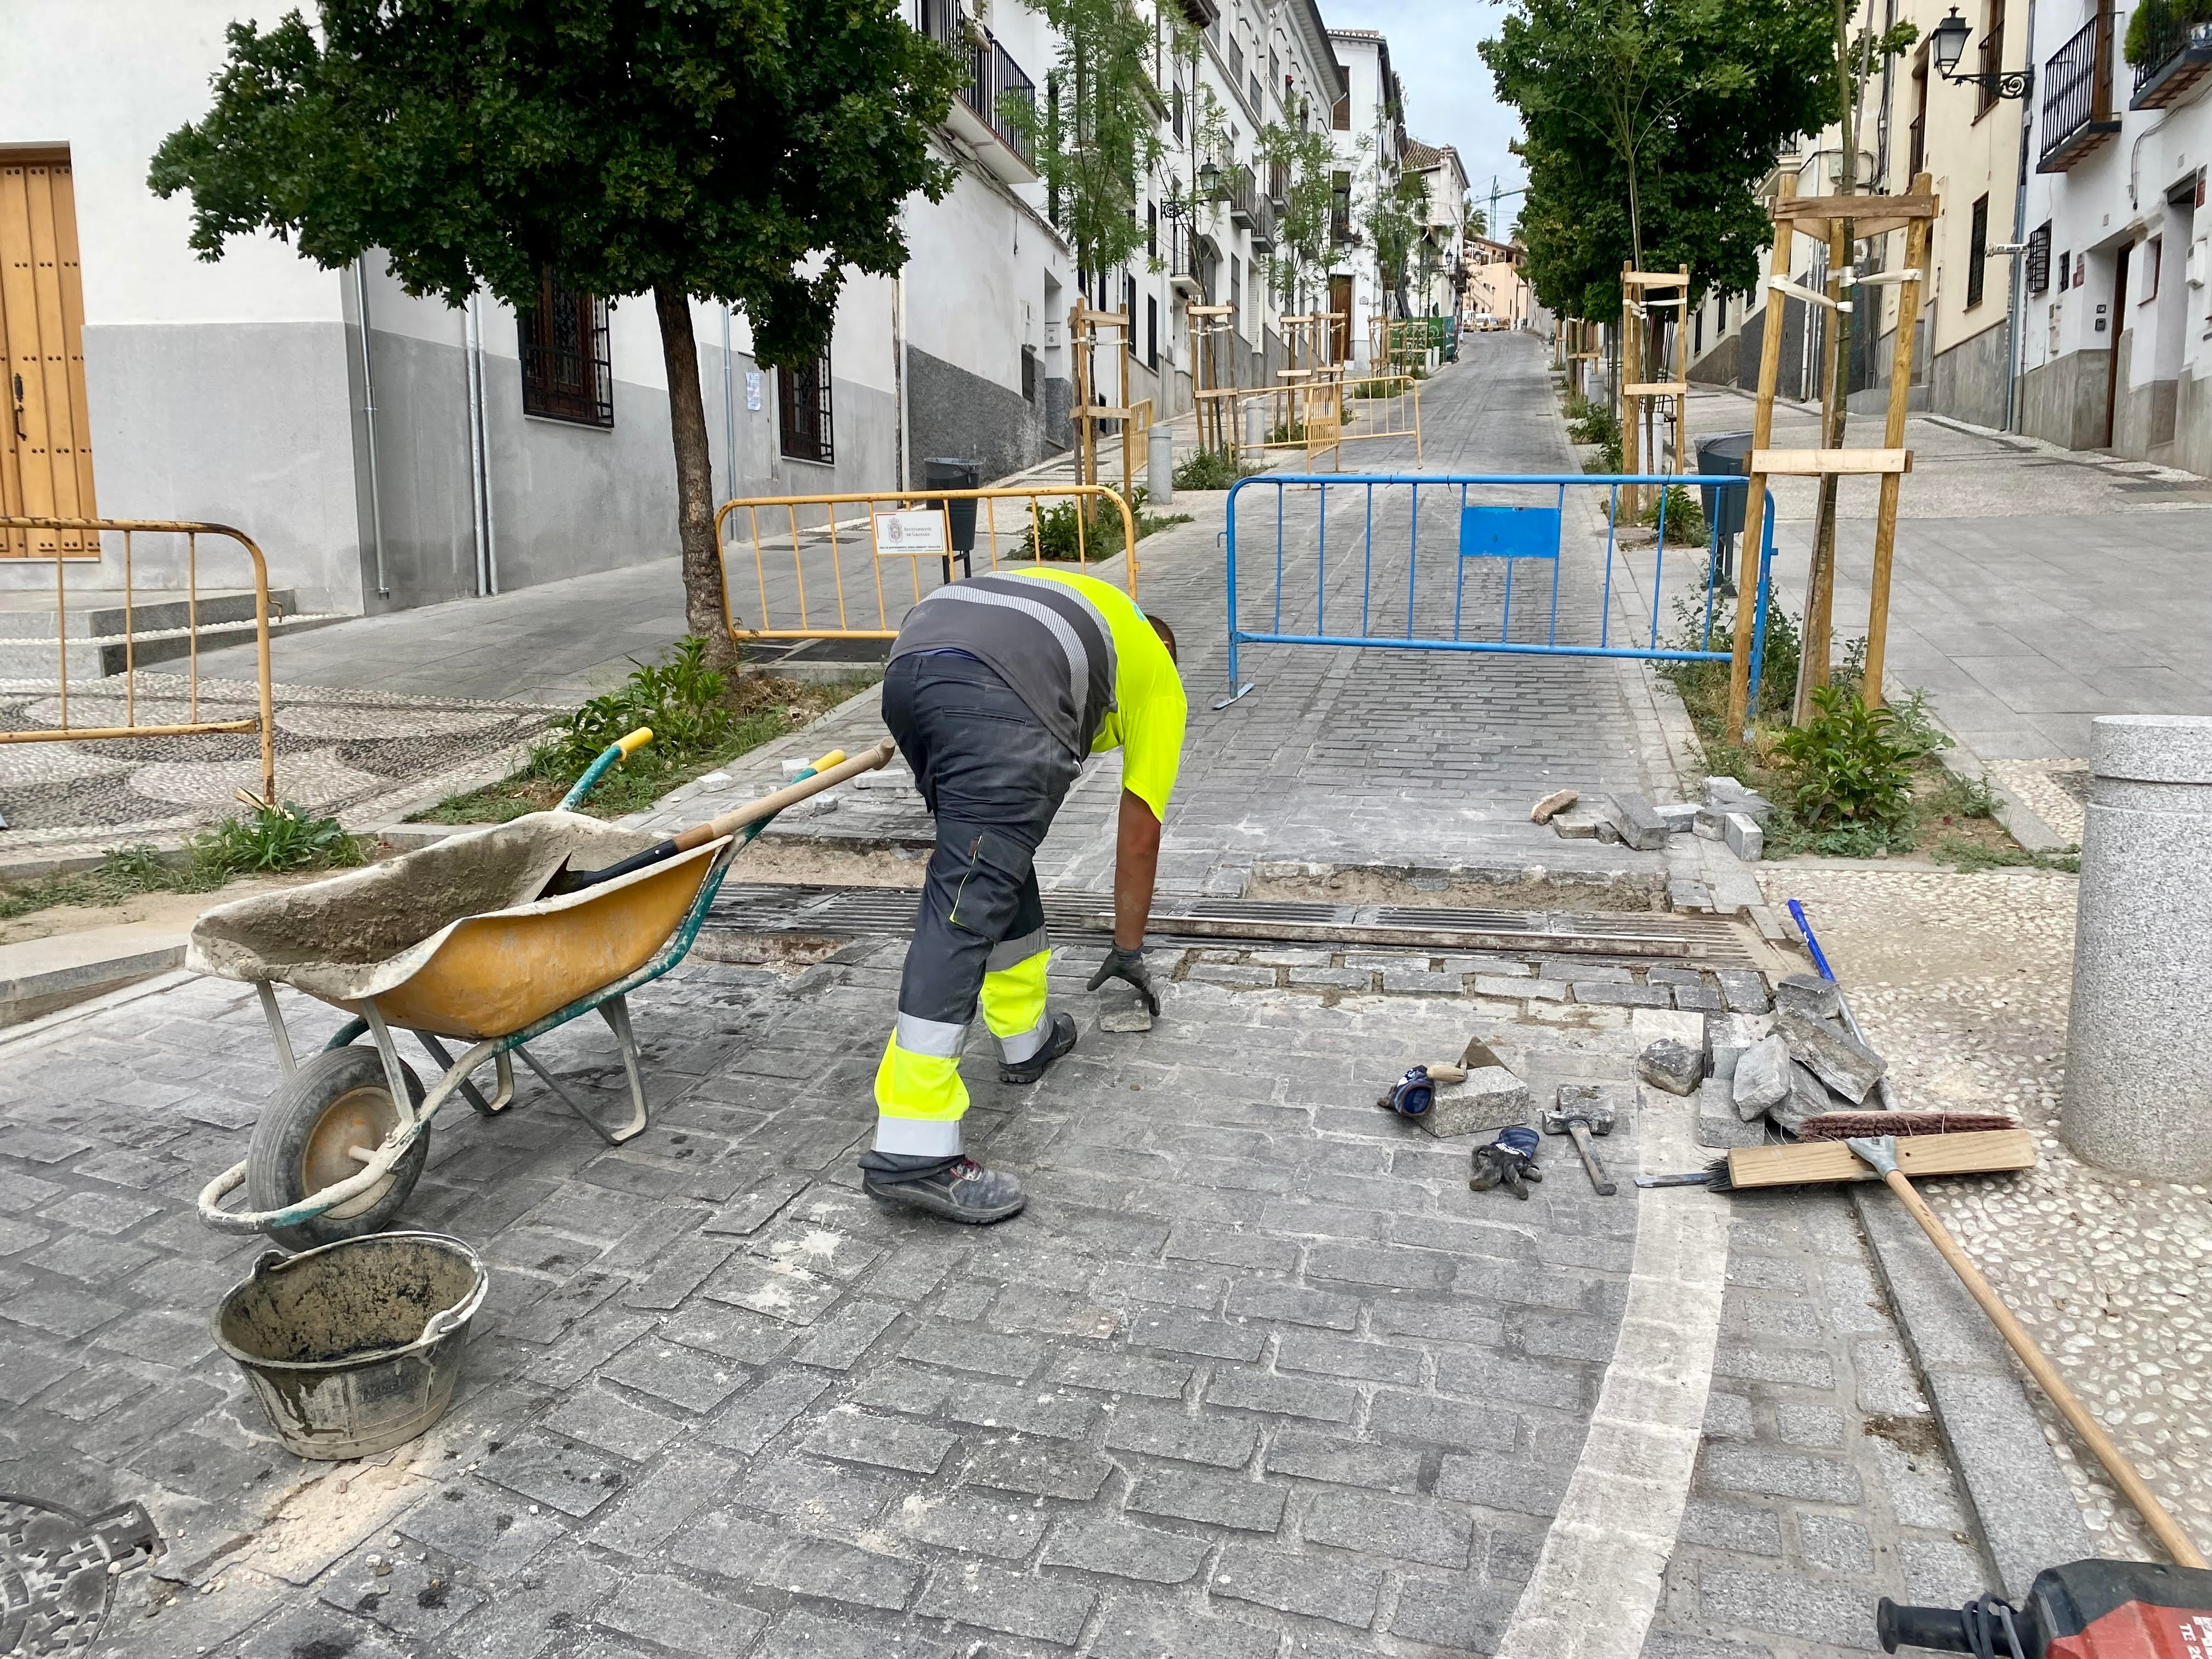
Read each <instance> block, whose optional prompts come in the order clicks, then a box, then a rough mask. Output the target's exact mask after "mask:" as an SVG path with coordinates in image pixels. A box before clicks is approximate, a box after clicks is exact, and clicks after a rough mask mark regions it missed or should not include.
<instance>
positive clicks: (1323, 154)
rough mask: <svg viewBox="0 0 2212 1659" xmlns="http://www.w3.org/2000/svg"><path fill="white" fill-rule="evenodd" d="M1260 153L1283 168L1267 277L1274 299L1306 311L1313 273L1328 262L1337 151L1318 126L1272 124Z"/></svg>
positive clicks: (1265, 131) (1264, 129)
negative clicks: (1330, 213)
mask: <svg viewBox="0 0 2212 1659" xmlns="http://www.w3.org/2000/svg"><path fill="white" fill-rule="evenodd" d="M1259 149H1260V158H1261V161H1265V162H1267V164H1268V165H1269V166H1270V167H1279V168H1280V169H1281V170H1282V173H1283V185H1284V189H1283V210H1282V211H1281V212H1280V213H1279V214H1278V215H1276V216H1275V251H1274V252H1273V254H1272V255H1270V256H1269V258H1268V262H1267V273H1268V276H1269V278H1270V280H1271V282H1272V284H1273V288H1274V291H1275V295H1276V297H1277V298H1278V299H1279V300H1280V301H1282V302H1283V304H1284V306H1285V307H1286V308H1287V309H1289V310H1291V311H1293V312H1296V311H1299V310H1302V309H1304V301H1305V297H1306V295H1307V293H1308V291H1309V289H1310V286H1311V283H1312V279H1313V276H1314V274H1315V273H1316V271H1318V270H1322V269H1323V268H1324V267H1325V266H1326V264H1327V263H1328V257H1329V237H1328V230H1329V204H1330V201H1331V196H1332V191H1333V190H1334V183H1333V180H1332V178H1331V175H1332V173H1334V169H1335V167H1336V152H1335V150H1334V148H1333V147H1332V146H1331V145H1330V143H1329V142H1328V134H1326V133H1324V132H1322V131H1319V130H1318V129H1316V128H1312V127H1294V126H1285V125H1279V124H1274V123H1271V124H1269V125H1267V126H1265V127H1262V128H1261V130H1260V137H1259Z"/></svg>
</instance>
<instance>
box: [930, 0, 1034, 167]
mask: <svg viewBox="0 0 2212 1659" xmlns="http://www.w3.org/2000/svg"><path fill="white" fill-rule="evenodd" d="M915 27H917V28H918V29H919V30H920V31H921V33H924V34H926V35H927V36H928V37H929V38H930V39H931V40H934V41H936V42H938V43H939V45H940V46H949V47H951V49H952V51H953V52H955V53H956V54H957V56H958V57H959V58H960V61H961V62H962V63H963V64H964V65H966V67H967V70H968V79H967V81H966V82H964V83H963V85H962V86H961V88H960V90H959V93H958V94H957V103H956V104H955V105H954V107H953V111H952V125H953V127H954V129H955V130H956V131H958V132H959V133H960V134H961V136H962V137H964V138H967V139H969V141H970V142H972V143H984V142H986V141H987V140H989V139H993V138H995V139H997V140H998V141H999V143H1000V144H1001V145H1003V146H1005V149H1006V153H1007V154H1008V155H1009V156H1011V157H1012V159H1013V160H1014V161H1017V162H1018V163H1019V167H1018V171H1016V170H1014V169H1009V168H1003V167H994V171H997V172H1005V173H1009V174H1010V175H1011V176H1012V177H1014V178H1015V179H1018V181H1023V182H1026V181H1027V180H1029V179H1034V178H1036V156H1035V155H1034V154H1032V152H1031V150H1030V141H1029V137H1028V135H1027V134H1026V133H1024V131H1022V130H1021V128H1020V127H1019V126H1018V125H1016V124H1015V123H1014V122H1012V121H1011V120H1009V119H1008V118H1007V106H1009V105H1010V104H1012V105H1017V106H1021V107H1023V108H1025V109H1031V110H1033V109H1035V108H1036V82H1033V81H1031V80H1030V77H1029V76H1026V75H1024V73H1022V69H1021V65H1020V64H1017V63H1015V62H1014V60H1013V58H1012V57H1011V56H1009V55H1008V53H1007V52H1006V47H1004V46H1001V45H1000V44H999V40H998V37H997V36H996V35H994V34H993V33H991V31H990V30H989V29H987V28H986V27H984V26H983V25H982V24H981V23H979V22H977V21H975V20H974V19H973V18H971V17H969V15H967V13H966V12H965V11H963V9H961V6H960V3H959V0H915Z"/></svg>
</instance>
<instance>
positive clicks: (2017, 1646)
mask: <svg viewBox="0 0 2212 1659" xmlns="http://www.w3.org/2000/svg"><path fill="white" fill-rule="evenodd" d="M1875 1633H1876V1634H1877V1635H1878V1636H1880V1637H1881V1650H1882V1651H1883V1652H1884V1653H1895V1652H1896V1651H1897V1650H1898V1649H1899V1648H1901V1647H1903V1648H1927V1649H1932V1650H1935V1651H1936V1652H1937V1653H1971V1654H1973V1655H1974V1656H1976V1659H2212V1571H2209V1570H2207V1569H2205V1568H2203V1567H2167V1566H2155V1565H2151V1564H2150V1563H2148V1562H2143V1561H2075V1562H2072V1563H2070V1564H2069V1565H2066V1566H2063V1567H2046V1568H2045V1569H2044V1571H2041V1572H2039V1573H2038V1574H2036V1575H2035V1583H2033V1584H2031V1585H2029V1586H2028V1590H2027V1606H2026V1607H2014V1606H2012V1605H2011V1604H2010V1603H2009V1602H2006V1601H2000V1600H1998V1599H1997V1598H1996V1596H1994V1595H1984V1597H1982V1599H1981V1600H1980V1601H1970V1602H1968V1603H1967V1604H1966V1606H1965V1607H1960V1608H1952V1607H1899V1606H1898V1604H1897V1603H1896V1602H1894V1601H1891V1600H1890V1599H1889V1598H1888V1597H1887V1595H1885V1596H1883V1597H1882V1598H1881V1607H1879V1608H1878V1609H1877V1610H1876V1612H1875Z"/></svg>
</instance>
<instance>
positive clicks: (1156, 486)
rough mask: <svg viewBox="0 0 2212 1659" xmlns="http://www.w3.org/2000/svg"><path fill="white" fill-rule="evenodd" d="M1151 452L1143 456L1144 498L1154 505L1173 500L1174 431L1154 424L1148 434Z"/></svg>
mask: <svg viewBox="0 0 2212 1659" xmlns="http://www.w3.org/2000/svg"><path fill="white" fill-rule="evenodd" d="M1149 441H1150V443H1151V445H1152V453H1150V454H1148V455H1146V457H1145V499H1146V501H1148V502H1150V503H1151V504H1152V506H1154V507H1165V506H1167V505H1168V503H1169V502H1170V501H1174V500H1175V433H1174V431H1173V429H1171V428H1168V427H1164V426H1156V427H1154V428H1152V432H1151V434H1150V435H1149Z"/></svg>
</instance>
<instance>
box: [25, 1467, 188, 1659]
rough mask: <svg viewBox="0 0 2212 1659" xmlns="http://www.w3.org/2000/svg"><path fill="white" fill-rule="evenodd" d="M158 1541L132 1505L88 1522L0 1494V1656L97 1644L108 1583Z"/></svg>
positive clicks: (146, 1556) (41, 1657)
mask: <svg viewBox="0 0 2212 1659" xmlns="http://www.w3.org/2000/svg"><path fill="white" fill-rule="evenodd" d="M160 1550H161V1534H160V1533H158V1532H156V1531H155V1528H154V1522H153V1519H152V1517H150V1516H148V1514H147V1513H146V1511H145V1510H143V1509H142V1508H140V1507H139V1506H138V1505H137V1504H125V1505H124V1506H123V1507H122V1508H121V1509H118V1510H110V1511H109V1512H108V1513H107V1514H106V1515H103V1516H97V1517H95V1518H94V1519H92V1520H87V1519H86V1518H85V1517H84V1516H81V1515H79V1514H77V1513H76V1511H75V1510H65V1509H62V1508H60V1507H59V1506H58V1505H56V1504H41V1503H39V1502H38V1501H36V1500H35V1499H33V1498H11V1497H9V1496H7V1495H6V1494H4V1493H0V1653H4V1654H9V1655H15V1654H23V1655H26V1656H38V1659H46V1656H50V1655H55V1654H64V1653H84V1652H88V1651H89V1650H90V1649H91V1647H92V1644H94V1642H95V1641H97V1640H98V1639H99V1637H100V1625H101V1623H102V1622H103V1621H104V1620H106V1617H107V1604H108V1599H109V1596H110V1595H111V1594H112V1591H113V1589H114V1587H115V1576H116V1574H118V1573H119V1572H121V1571H123V1570H124V1569H125V1568H126V1567H132V1566H137V1565H139V1564H140V1563H142V1562H145V1561H150V1560H152V1559H154V1557H155V1555H156V1554H157V1553H159V1552H160Z"/></svg>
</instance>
